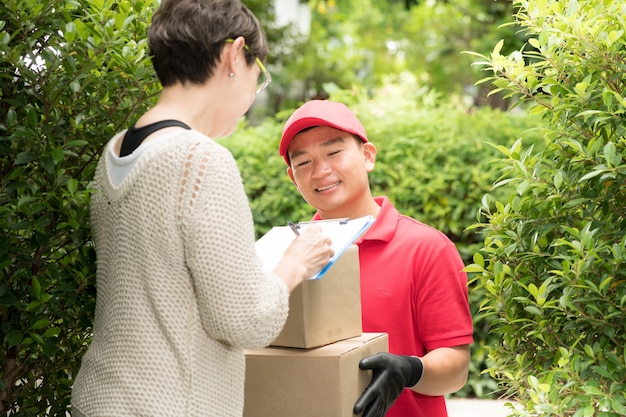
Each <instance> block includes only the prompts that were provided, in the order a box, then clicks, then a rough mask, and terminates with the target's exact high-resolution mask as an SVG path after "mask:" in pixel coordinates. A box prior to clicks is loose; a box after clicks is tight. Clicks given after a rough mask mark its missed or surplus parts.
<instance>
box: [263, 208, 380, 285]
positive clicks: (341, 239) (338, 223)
mask: <svg viewBox="0 0 626 417" xmlns="http://www.w3.org/2000/svg"><path fill="white" fill-rule="evenodd" d="M375 221H376V218H375V217H374V216H364V217H359V218H356V219H332V220H317V221H310V222H300V223H296V224H295V227H296V228H297V230H298V231H300V232H302V231H304V230H306V229H307V228H308V227H311V226H312V225H317V226H320V227H321V228H322V233H323V234H325V235H326V236H328V237H330V239H331V240H332V244H331V246H332V248H333V250H334V252H335V255H334V256H333V257H332V258H331V259H330V261H329V262H328V264H326V266H325V267H324V268H322V270H321V271H319V272H318V273H316V274H315V275H313V276H312V277H309V278H308V279H320V278H322V277H323V276H324V274H325V273H326V272H327V271H328V269H330V267H331V266H333V264H334V263H335V262H336V261H337V259H339V258H340V257H341V255H343V254H344V252H345V251H346V250H347V249H348V248H349V247H350V246H351V245H353V244H355V243H356V242H357V241H358V240H359V239H360V238H361V237H362V236H363V235H364V234H365V232H367V231H368V230H369V228H370V227H372V225H373V224H374V222H375ZM295 238H296V235H295V233H294V231H293V230H292V229H291V227H290V226H287V225H286V226H274V227H272V229H270V231H269V232H267V233H266V234H265V235H263V236H262V237H261V238H260V239H259V240H257V241H256V243H255V249H256V252H257V255H259V257H260V258H261V260H262V261H263V268H264V269H266V270H268V271H271V270H273V269H274V267H275V266H276V264H278V261H280V259H281V258H282V256H283V254H284V253H285V250H286V249H287V247H288V246H289V245H290V244H291V242H293V240H294V239H295Z"/></svg>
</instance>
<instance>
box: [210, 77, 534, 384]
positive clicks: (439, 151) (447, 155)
mask: <svg viewBox="0 0 626 417" xmlns="http://www.w3.org/2000/svg"><path fill="white" fill-rule="evenodd" d="M331 98H332V99H334V100H338V101H342V102H344V103H346V104H348V105H349V106H350V107H351V108H352V109H353V110H354V111H355V113H356V114H357V116H358V117H359V118H360V120H361V121H362V123H363V125H364V127H365V129H366V131H367V133H368V138H369V140H370V141H372V142H373V143H374V144H376V146H377V148H378V155H377V163H376V167H375V169H374V171H373V172H372V173H371V174H370V182H371V185H372V189H373V192H374V194H376V195H387V196H388V197H389V198H390V199H391V201H392V202H393V203H394V204H395V205H396V207H397V208H398V209H399V210H400V211H401V212H403V213H404V214H407V215H409V216H412V217H414V218H416V219H418V220H420V221H422V222H424V223H427V224H430V225H432V226H434V227H437V228H439V229H440V230H442V231H443V232H445V233H446V234H447V235H448V236H450V238H451V239H453V241H454V242H455V243H456V244H457V247H458V248H459V251H460V252H461V254H462V255H463V257H464V258H465V260H466V262H468V263H469V262H471V259H472V255H473V254H474V253H475V251H476V249H477V245H479V244H480V243H481V242H482V236H481V235H480V234H479V233H477V232H476V231H465V229H466V228H467V227H468V226H469V225H471V224H473V223H475V222H476V215H477V212H478V211H479V209H480V207H481V200H482V198H483V196H484V195H485V193H487V192H489V191H490V190H491V187H492V185H493V184H494V183H495V182H496V180H497V179H498V177H499V175H500V173H499V170H498V168H497V167H495V166H492V165H489V164H488V162H489V161H491V160H492V159H495V158H496V157H497V156H498V154H499V151H498V150H497V148H496V147H497V146H507V147H508V146H511V145H512V144H513V143H514V142H515V140H516V139H517V138H519V137H520V135H521V134H522V132H524V131H528V132H527V136H528V137H529V138H532V139H531V140H533V141H534V142H535V143H536V144H537V146H539V147H541V146H542V143H543V139H542V136H541V134H540V131H539V130H537V129H536V128H537V127H540V126H541V121H540V120H539V119H538V118H536V117H533V116H528V115H524V114H521V113H520V114H512V113H505V112H501V111H498V110H493V109H490V108H479V109H468V108H466V107H465V106H463V105H462V104H460V103H452V102H450V101H449V100H448V101H447V100H445V99H443V98H442V97H439V96H437V95H436V94H434V93H432V92H428V91H426V90H421V89H420V88H419V86H418V85H417V84H416V83H415V80H413V79H412V78H411V77H405V78H403V79H402V80H399V81H398V82H394V83H392V84H389V85H388V86H386V87H384V88H383V89H381V90H379V91H378V92H377V93H376V94H375V95H374V97H373V98H369V97H368V96H367V95H365V94H363V93H362V92H361V91H359V90H358V89H355V90H351V91H336V92H335V93H334V94H333V96H332V97H331ZM290 114H291V111H287V112H285V113H283V114H281V115H279V116H278V118H277V120H267V121H266V122H265V123H264V124H263V125H261V126H256V127H247V128H242V129H239V130H238V131H236V132H235V133H234V134H233V135H232V136H230V137H229V138H225V139H222V140H221V142H222V143H223V144H224V145H225V146H226V147H228V148H229V149H230V150H231V151H232V153H233V154H234V155H235V158H236V159H237V161H238V164H239V167H240V170H241V172H242V177H243V182H244V186H245V188H246V192H247V194H248V196H249V198H250V201H251V206H252V211H253V215H254V219H255V223H256V230H257V234H258V235H259V236H261V235H262V234H264V233H265V232H267V231H268V230H269V229H270V228H271V227H272V226H273V225H277V224H285V223H286V222H287V221H288V220H295V221H302V220H309V219H310V218H311V216H312V215H313V214H314V212H315V211H314V210H313V209H312V208H311V207H310V206H309V205H308V204H307V203H306V202H305V201H304V199H302V197H301V196H300V194H299V193H298V192H297V190H296V188H295V186H294V185H293V184H292V183H291V180H290V179H289V177H288V175H287V173H286V171H285V170H286V165H285V162H284V160H283V159H282V157H280V156H279V155H278V143H279V141H280V136H281V132H282V126H283V123H284V122H285V121H286V119H287V118H288V117H289V115H290ZM533 131H535V132H536V133H535V134H533V133H532V132H533ZM482 297H483V294H482V290H479V289H476V288H470V299H471V304H472V311H474V312H475V313H477V312H478V306H479V304H480V303H481V302H482ZM488 324H489V323H488V322H487V321H486V319H484V318H481V316H480V315H478V314H476V316H475V339H476V343H475V345H474V346H473V348H472V355H473V359H472V365H471V366H472V369H471V376H470V380H469V383H468V384H467V385H466V388H465V389H464V390H463V391H462V392H460V393H458V394H457V395H459V396H487V395H490V394H492V393H493V392H494V391H496V390H498V387H497V384H496V383H495V382H494V380H493V379H491V378H490V377H489V376H484V375H481V371H482V370H483V369H484V368H485V367H486V366H487V364H486V360H487V351H486V347H487V346H488V345H489V344H493V343H498V340H497V339H494V338H493V337H491V336H490V335H488V333H487V329H488V327H489V326H488Z"/></svg>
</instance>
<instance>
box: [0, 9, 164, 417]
mask: <svg viewBox="0 0 626 417" xmlns="http://www.w3.org/2000/svg"><path fill="white" fill-rule="evenodd" d="M152 6H153V2H152V1H148V0H146V1H133V2H114V1H105V0H86V1H81V2H78V1H64V2H40V1H37V0H19V1H18V0H8V1H3V2H2V3H1V4H0V19H1V20H0V69H1V71H0V87H1V90H0V91H1V92H0V94H1V95H0V99H1V100H2V101H1V103H0V113H1V114H2V118H1V119H0V120H1V121H0V229H1V232H0V233H1V235H2V239H0V276H2V279H1V280H0V323H1V324H0V415H3V416H4V415H7V414H8V415H12V414H19V415H23V416H30V415H32V416H34V415H37V416H41V415H65V413H66V409H67V408H68V406H69V395H70V388H71V383H72V382H71V381H72V377H73V375H75V373H76V371H77V369H78V366H79V361H80V358H81V357H82V354H83V353H84V349H85V346H86V342H87V341H88V339H89V337H90V333H89V332H90V329H91V323H92V319H93V311H94V297H95V288H94V281H95V278H94V274H95V255H94V251H93V247H92V245H91V242H90V239H91V238H90V233H89V222H88V221H87V219H88V214H89V213H88V199H89V193H90V188H89V184H90V181H91V178H92V177H93V171H94V168H95V161H96V159H97V156H98V155H99V154H100V153H101V151H102V148H103V145H104V144H105V142H107V141H108V139H109V138H110V137H111V136H112V135H113V132H115V131H117V130H119V129H120V127H122V126H126V125H128V124H129V122H130V121H129V117H131V112H132V111H133V110H136V109H138V108H139V107H141V105H142V104H143V103H144V102H145V101H146V100H147V98H148V97H149V96H150V95H151V94H152V92H154V91H155V87H156V86H155V85H153V84H149V83H148V81H144V80H150V79H151V78H152V77H151V76H149V75H148V74H149V71H151V65H150V64H149V61H148V60H147V58H146V55H145V50H146V48H145V41H144V40H143V38H145V31H146V25H147V22H148V13H149V12H150V11H151V10H152ZM136 37H138V39H136Z"/></svg>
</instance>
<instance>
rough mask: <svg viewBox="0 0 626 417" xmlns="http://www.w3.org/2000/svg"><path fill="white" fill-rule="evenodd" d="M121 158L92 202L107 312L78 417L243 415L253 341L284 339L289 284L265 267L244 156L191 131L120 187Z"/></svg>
mask: <svg viewBox="0 0 626 417" xmlns="http://www.w3.org/2000/svg"><path fill="white" fill-rule="evenodd" d="M109 158H110V155H109V153H108V152H105V153H104V156H103V157H102V158H101V160H100V163H99V165H98V168H97V171H96V176H95V180H94V186H95V188H96V190H97V191H96V193H95V194H94V195H93V198H92V202H91V223H92V230H93V236H94V240H95V247H96V251H97V266H98V268H97V302H96V316H95V322H94V326H93V341H92V343H91V345H90V347H89V349H88V351H87V353H86V354H85V356H84V358H83V362H82V366H81V369H80V371H79V373H78V375H77V377H76V379H75V382H74V387H73V391H72V406H73V410H74V415H75V416H80V415H84V416H90V417H95V416H163V417H165V416H215V417H217V416H219V417H227V416H237V417H239V416H241V415H242V412H243V390H244V376H245V361H244V355H243V351H242V349H244V348H259V347H262V346H266V345H268V344H269V343H270V342H272V341H273V340H274V339H275V338H276V337H277V336H278V334H279V332H280V330H281V329H282V327H283V325H284V323H285V320H286V318H287V312H288V305H289V302H288V298H289V292H288V290H287V287H286V285H285V284H284V282H283V281H282V280H281V279H280V278H278V277H277V276H275V275H274V274H271V273H268V272H264V271H262V269H261V262H260V261H259V259H258V258H257V256H256V253H255V249H254V227H253V220H252V215H251V212H250V208H249V205H248V200H247V198H246V195H245V192H244V189H243V185H242V182H241V177H240V173H239V170H238V168H237V165H236V163H235V161H234V159H233V157H232V155H231V154H230V152H229V151H228V150H226V149H225V148H224V147H222V146H220V145H219V144H217V143H216V142H214V141H213V140H211V139H209V138H207V137H206V136H204V135H202V134H200V133H199V132H197V131H193V130H191V131H184V132H182V131H181V133H179V134H176V135H175V136H174V137H172V138H171V139H169V140H166V141H161V142H160V143H158V144H157V145H155V146H152V147H150V148H149V149H148V150H147V151H146V152H144V153H143V154H142V155H141V157H140V158H139V160H138V161H137V164H136V165H135V166H134V167H133V169H132V170H131V171H130V173H129V174H128V176H127V177H126V179H125V180H124V181H123V182H122V183H121V185H120V186H119V187H117V188H115V187H113V185H112V184H111V182H110V172H109V167H110V161H109V163H107V160H108V159H109Z"/></svg>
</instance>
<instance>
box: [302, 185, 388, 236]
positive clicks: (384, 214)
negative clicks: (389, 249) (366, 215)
mask: <svg viewBox="0 0 626 417" xmlns="http://www.w3.org/2000/svg"><path fill="white" fill-rule="evenodd" d="M374 200H375V201H376V203H377V204H378V205H379V206H380V212H379V213H378V216H377V217H376V221H375V222H374V224H373V225H372V227H371V228H370V229H369V230H368V231H367V233H366V234H365V236H364V237H363V240H382V241H384V242H389V241H390V240H391V238H393V235H394V234H395V232H396V227H397V225H398V216H399V213H398V210H397V209H396V208H395V207H394V206H393V204H391V201H389V198H388V197H386V196H382V197H374ZM313 220H321V217H320V214H319V212H317V213H315V215H314V216H313Z"/></svg>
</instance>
